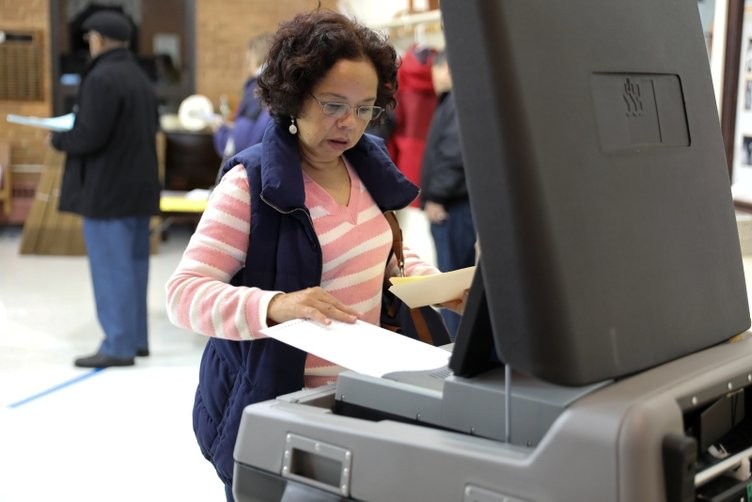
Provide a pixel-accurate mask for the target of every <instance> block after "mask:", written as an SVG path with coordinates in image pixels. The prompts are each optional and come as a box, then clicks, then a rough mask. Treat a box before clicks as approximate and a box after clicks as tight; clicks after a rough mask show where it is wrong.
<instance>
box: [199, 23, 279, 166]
mask: <svg viewBox="0 0 752 502" xmlns="http://www.w3.org/2000/svg"><path fill="white" fill-rule="evenodd" d="M270 40H271V34H269V33H263V34H261V35H258V36H256V37H253V38H252V39H251V41H250V42H249V43H248V48H247V50H246V54H245V66H246V68H247V70H248V75H249V77H248V80H246V82H245V86H244V87H243V98H242V100H241V101H240V105H238V110H237V112H236V113H235V120H234V121H233V122H221V123H220V124H219V125H218V127H217V129H216V130H215V131H214V138H213V139H214V149H215V150H216V151H217V154H218V155H219V156H220V157H222V158H223V159H227V158H229V157H231V156H233V155H234V154H236V153H237V152H240V151H241V150H245V149H246V148H248V147H249V146H253V145H255V144H256V143H258V142H260V141H261V138H262V136H263V134H264V130H265V129H266V125H267V123H268V122H269V120H271V117H270V116H269V112H268V111H267V110H266V107H265V106H263V105H262V104H261V102H260V101H259V99H258V96H257V95H256V80H257V78H258V75H259V73H260V72H261V70H262V69H263V65H264V60H265V59H266V53H267V51H268V50H269V41H270Z"/></svg>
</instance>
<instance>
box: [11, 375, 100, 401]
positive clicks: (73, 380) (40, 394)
mask: <svg viewBox="0 0 752 502" xmlns="http://www.w3.org/2000/svg"><path fill="white" fill-rule="evenodd" d="M103 369H104V368H94V369H93V370H91V371H89V372H87V373H84V374H83V375H79V376H77V377H75V378H71V379H70V380H66V381H65V382H63V383H61V384H58V385H55V386H54V387H50V388H49V389H46V390H43V391H42V392H38V393H36V394H34V395H32V396H29V397H27V398H24V399H21V400H20V401H16V402H15V403H11V404H9V405H8V408H18V407H19V406H21V405H24V404H26V403H29V402H31V401H34V400H35V399H39V398H40V397H44V396H46V395H48V394H52V393H53V392H56V391H58V390H60V389H64V388H65V387H69V386H71V385H73V384H74V383H78V382H80V381H82V380H86V379H87V378H90V377H93V376H94V375H96V374H97V373H99V372H100V371H102V370H103Z"/></svg>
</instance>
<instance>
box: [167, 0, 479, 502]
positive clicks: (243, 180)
mask: <svg viewBox="0 0 752 502" xmlns="http://www.w3.org/2000/svg"><path fill="white" fill-rule="evenodd" d="M396 74H397V57H396V53H395V51H394V48H393V47H392V46H391V45H389V43H388V42H387V41H386V40H385V38H384V37H383V36H382V35H380V34H378V33H376V32H374V31H373V30H371V29H369V28H367V27H365V26H363V25H360V24H358V23H356V22H354V21H353V20H351V19H349V18H347V17H346V16H343V15H341V14H337V13H334V12H330V11H326V10H317V11H315V12H311V13H306V14H300V15H298V16H296V17H294V18H293V19H292V20H290V21H288V22H285V23H283V24H281V25H280V29H279V31H278V32H277V33H276V35H275V36H274V39H273V41H272V45H271V48H270V51H269V57H268V59H267V65H266V68H265V69H264V71H263V72H262V73H261V75H260V76H259V79H258V86H259V90H260V96H261V99H262V100H263V102H264V103H265V104H267V106H268V107H269V110H270V113H271V115H272V117H273V119H274V121H273V122H272V123H270V124H269V126H268V127H267V129H266V132H265V133H264V137H263V139H262V141H261V143H260V144H257V145H255V146H252V147H250V148H248V149H246V150H244V151H242V152H240V153H238V154H237V155H236V156H234V157H233V158H231V159H229V160H228V161H227V162H226V163H225V165H224V167H223V170H224V171H225V174H224V176H222V179H221V181H220V183H219V184H218V185H217V187H216V188H215V189H214V192H213V193H212V197H211V198H210V199H209V202H208V205H207V208H206V211H205V212H204V213H203V215H202V217H201V220H200V221H199V224H198V226H197V228H196V232H195V234H194V235H193V237H192V238H191V240H190V242H189V244H188V247H187V248H186V250H185V253H184V255H183V258H182V259H181V261H180V263H179V264H178V267H177V269H176V270H175V272H174V273H173V275H172V276H171V277H170V279H169V280H168V282H167V285H166V295H167V314H168V316H169V318H170V320H171V321H172V322H173V323H175V324H176V325H178V326H180V327H182V328H184V329H187V330H190V331H194V332H197V333H202V334H204V335H207V336H209V337H210V338H209V340H208V342H207V345H206V349H205V350H204V354H203V357H202V360H201V368H200V376H199V384H198V388H197V390H196V399H195V404H194V409H193V427H194V431H195V433H196V437H197V440H198V443H199V446H200V448H201V451H202V453H203V454H204V456H205V457H206V458H207V459H208V460H209V461H211V462H212V464H213V465H214V467H215V469H216V470H217V473H218V475H219V477H220V479H221V480H222V481H223V482H224V483H225V492H226V495H227V498H228V500H232V497H233V495H232V479H233V467H234V461H233V449H234V447H235V440H236V438H237V434H238V427H239V424H240V419H241V416H242V411H243V408H244V407H245V406H247V405H249V404H252V403H255V402H259V401H263V400H268V399H273V398H275V397H277V396H279V395H282V394H287V393H290V392H294V391H297V390H300V389H301V388H303V387H315V386H318V385H323V384H326V383H328V382H332V381H334V380H335V379H336V376H337V373H338V372H339V371H340V370H341V368H339V367H337V366H336V365H334V364H333V363H331V362H328V361H325V360H322V359H321V358H318V357H316V356H315V355H313V354H307V353H305V352H303V351H301V350H299V349H296V348H294V347H292V346H290V345H286V344H284V343H282V342H280V341H277V340H274V339H272V338H266V337H265V336H264V334H263V333H261V330H263V329H265V328H267V327H269V326H272V325H274V324H278V323H283V322H285V321H289V320H293V319H300V318H306V319H310V320H312V321H316V322H319V323H322V324H330V323H331V322H332V321H335V320H336V321H340V322H345V323H354V322H355V321H356V320H362V321H365V322H370V323H372V324H378V322H379V316H380V310H381V309H380V307H381V294H382V288H383V284H384V279H385V277H387V276H392V275H396V274H397V270H398V268H399V267H398V265H397V263H396V260H395V259H394V258H393V257H392V258H391V259H390V260H388V257H389V252H390V249H391V246H392V240H393V234H392V232H391V230H390V227H389V224H388V222H387V221H386V218H385V217H384V215H383V212H384V211H387V210H396V209H400V208H404V207H405V206H407V205H408V204H410V203H411V202H412V201H413V200H414V199H415V198H416V197H417V196H418V188H417V186H415V185H414V184H412V183H411V182H410V181H409V180H408V179H407V178H406V177H405V176H404V175H403V174H402V173H401V172H400V171H399V170H398V169H397V167H396V166H395V165H394V163H393V162H392V161H391V159H390V158H389V155H388V153H387V151H386V148H385V146H384V143H383V141H382V140H381V139H378V138H376V137H374V136H370V135H367V134H364V132H365V129H366V127H367V126H368V125H369V123H370V122H371V121H373V120H378V119H379V118H380V116H381V115H382V112H383V110H384V108H387V107H392V106H393V105H394V98H393V95H394V91H395V88H396V85H397V79H396ZM404 267H405V273H406V275H427V274H436V273H438V272H439V271H438V270H437V269H436V268H434V267H433V266H432V265H430V264H428V263H426V262H424V261H422V260H421V259H420V258H419V257H418V256H416V255H415V253H413V252H411V251H410V250H409V249H405V264H404ZM463 303H464V299H457V300H452V301H450V302H447V303H446V304H444V305H445V306H446V307H449V308H455V309H458V310H461V308H462V307H463Z"/></svg>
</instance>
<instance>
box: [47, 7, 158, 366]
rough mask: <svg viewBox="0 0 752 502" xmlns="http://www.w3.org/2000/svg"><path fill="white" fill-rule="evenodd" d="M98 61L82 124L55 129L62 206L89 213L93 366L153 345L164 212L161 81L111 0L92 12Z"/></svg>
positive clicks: (119, 361)
mask: <svg viewBox="0 0 752 502" xmlns="http://www.w3.org/2000/svg"><path fill="white" fill-rule="evenodd" d="M83 29H84V32H85V35H84V37H85V38H86V39H87V40H88V43H89V52H90V54H91V57H92V59H91V61H90V62H89V64H88V66H87V68H86V72H85V73H84V75H83V78H82V81H81V85H80V87H79V91H78V96H77V101H76V106H75V108H74V113H75V122H74V125H73V128H72V129H71V130H69V131H65V132H56V133H52V134H51V136H50V143H51V145H52V146H53V147H54V148H55V149H57V150H60V151H63V152H65V153H66V160H65V171H64V173H63V181H62V186H61V190H60V205H59V209H60V211H63V212H71V213H75V214H79V215H81V216H83V233H84V241H85V243H86V252H87V256H88V259H89V266H90V270H91V278H92V283H93V287H94V298H95V302H96V309H97V317H98V319H99V323H100V325H101V326H102V329H103V331H104V340H103V341H102V343H101V345H100V347H99V349H98V350H97V352H96V353H94V354H93V355H90V356H87V357H81V358H78V359H76V360H75V362H74V364H75V365H76V366H79V367H85V368H104V367H108V366H130V365H133V364H134V358H135V356H136V355H148V352H149V348H148V334H147V312H146V291H147V282H148V273H149V221H150V218H151V216H152V215H155V214H158V213H159V196H160V181H159V170H158V164H157V152H156V133H157V129H158V124H159V116H158V111H157V98H156V94H155V92H154V89H153V86H152V83H151V81H150V80H149V78H148V77H147V76H146V74H145V73H144V72H143V71H142V70H141V68H140V66H139V65H138V62H137V60H136V58H135V56H134V55H133V53H132V52H131V51H130V50H129V49H128V40H129V39H130V35H131V30H132V25H131V23H130V21H129V20H128V19H127V18H126V17H124V16H123V15H121V14H119V13H117V12H115V11H112V10H101V11H97V12H96V13H94V14H92V15H91V16H90V17H89V18H87V19H86V21H84V24H83Z"/></svg>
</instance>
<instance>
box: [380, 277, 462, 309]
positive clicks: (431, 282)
mask: <svg viewBox="0 0 752 502" xmlns="http://www.w3.org/2000/svg"><path fill="white" fill-rule="evenodd" d="M473 275H475V267H467V268H461V269H459V270H452V271H451V272H444V273H443V274H437V275H414V276H410V277H391V278H390V279H389V280H390V281H391V283H392V285H391V286H390V287H389V291H391V292H392V293H394V294H395V295H397V296H398V297H399V298H400V299H401V300H402V301H403V302H405V305H407V306H408V307H410V308H411V309H414V308H417V307H423V306H424V305H436V304H438V303H442V302H445V301H448V300H454V299H455V298H462V294H463V292H464V291H465V290H466V289H469V288H470V283H472V282H473Z"/></svg>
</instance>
